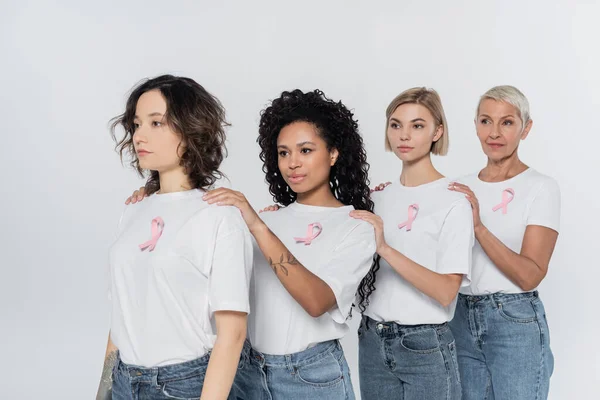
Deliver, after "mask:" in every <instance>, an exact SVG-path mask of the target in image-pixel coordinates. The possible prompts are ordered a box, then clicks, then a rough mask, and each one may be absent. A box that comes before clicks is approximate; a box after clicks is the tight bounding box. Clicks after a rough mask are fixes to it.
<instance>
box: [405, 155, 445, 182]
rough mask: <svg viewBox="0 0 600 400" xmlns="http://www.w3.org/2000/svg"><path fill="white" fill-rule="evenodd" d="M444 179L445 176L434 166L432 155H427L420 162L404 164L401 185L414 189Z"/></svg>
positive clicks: (406, 162)
mask: <svg viewBox="0 0 600 400" xmlns="http://www.w3.org/2000/svg"><path fill="white" fill-rule="evenodd" d="M443 177H444V175H442V174H441V173H440V172H439V171H438V170H437V169H435V167H434V166H433V163H432V162H431V156H430V154H427V156H425V157H422V158H420V159H418V160H415V161H410V162H408V161H405V162H403V163H402V173H401V174H400V183H402V185H404V186H408V187H413V186H420V185H424V184H426V183H429V182H433V181H436V180H438V179H440V178H443Z"/></svg>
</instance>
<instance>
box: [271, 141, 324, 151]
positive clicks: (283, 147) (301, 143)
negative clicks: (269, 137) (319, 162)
mask: <svg viewBox="0 0 600 400" xmlns="http://www.w3.org/2000/svg"><path fill="white" fill-rule="evenodd" d="M307 144H312V145H313V146H316V144H315V143H313V142H311V141H308V140H307V141H306V142H300V143H296V147H302V146H304V145H307ZM280 147H281V148H282V149H289V147H287V146H286V145H285V144H278V145H277V148H280Z"/></svg>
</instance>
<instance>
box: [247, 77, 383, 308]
mask: <svg viewBox="0 0 600 400" xmlns="http://www.w3.org/2000/svg"><path fill="white" fill-rule="evenodd" d="M299 121H300V122H308V123H310V124H312V125H314V126H315V128H316V129H317V132H318V133H319V135H320V136H321V138H322V139H323V140H324V141H325V143H326V144H327V148H328V150H331V149H333V148H335V149H337V150H338V152H339V156H338V159H337V162H336V163H335V164H334V165H333V167H331V172H330V176H329V184H330V186H331V191H332V193H333V194H334V196H335V197H336V198H337V199H338V200H339V201H340V202H341V203H343V204H345V205H352V206H354V208H355V209H356V210H367V211H371V212H372V211H373V201H372V200H371V197H370V190H369V164H368V163H367V153H366V151H365V148H364V144H363V140H362V137H361V135H360V133H359V131H358V122H357V121H356V120H355V119H354V114H353V113H352V112H351V111H350V110H349V109H348V108H346V106H345V105H344V104H342V102H341V101H339V102H335V101H333V100H331V99H329V98H327V97H326V96H325V94H324V93H323V92H322V91H321V90H318V89H317V90H313V91H311V92H307V93H304V92H302V91H301V90H299V89H295V90H292V91H290V92H288V91H285V92H283V93H281V96H279V98H277V99H275V100H273V101H272V103H271V105H269V106H268V107H267V108H266V109H264V110H263V111H262V112H261V117H260V123H259V130H258V132H259V136H258V144H259V145H260V148H261V151H260V159H261V160H262V161H263V171H264V173H265V175H266V181H267V183H268V184H269V192H270V193H271V195H272V196H273V200H275V202H277V203H279V204H282V205H284V206H287V205H289V204H291V203H293V202H294V201H295V200H296V198H297V194H296V193H295V192H294V191H292V189H291V188H290V187H289V185H288V184H287V183H286V182H285V180H284V179H283V177H282V175H281V173H280V171H279V166H278V152H277V138H278V136H279V132H281V129H283V128H284V127H286V126H287V125H289V124H291V123H294V122H299ZM378 269H379V263H378V262H374V263H373V265H372V266H371V269H370V271H369V273H368V274H367V276H365V277H364V279H363V281H362V282H361V284H360V286H359V289H358V292H357V295H358V298H359V307H360V309H361V312H364V309H365V308H366V306H367V304H368V297H369V295H370V294H371V292H373V291H374V290H375V279H376V272H377V270H378Z"/></svg>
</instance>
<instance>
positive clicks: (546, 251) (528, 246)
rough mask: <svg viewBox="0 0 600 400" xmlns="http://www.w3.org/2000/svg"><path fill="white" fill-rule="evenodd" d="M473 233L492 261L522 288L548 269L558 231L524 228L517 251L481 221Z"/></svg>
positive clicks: (530, 287)
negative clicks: (519, 249) (519, 250)
mask: <svg viewBox="0 0 600 400" xmlns="http://www.w3.org/2000/svg"><path fill="white" fill-rule="evenodd" d="M475 237H476V238H477V241H478V242H479V244H480V245H481V248H482V249H483V251H485V254H487V256H488V257H489V258H490V260H492V262H493V263H494V264H495V265H496V266H497V267H498V269H500V271H502V272H503V273H504V275H506V276H507V277H508V278H509V279H510V280H511V281H513V282H514V283H515V284H516V285H517V286H519V287H520V288H521V289H522V290H525V291H529V290H533V289H535V288H536V287H537V286H538V285H539V284H540V282H541V281H542V279H544V277H545V276H546V273H547V272H548V264H549V263H550V258H551V257H552V253H553V252H554V246H555V245H556V241H557V239H558V232H556V231H554V230H552V229H550V228H546V227H543V226H537V225H529V226H527V228H526V229H525V236H524V237H523V245H522V246H521V252H520V253H515V252H514V251H512V250H511V249H509V248H508V247H506V245H505V244H504V243H502V242H501V241H500V239H498V238H497V237H496V236H494V234H493V233H491V232H490V231H489V230H488V229H487V228H486V227H485V226H484V225H482V224H481V225H479V226H478V227H476V228H475Z"/></svg>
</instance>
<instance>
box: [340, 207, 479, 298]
mask: <svg viewBox="0 0 600 400" xmlns="http://www.w3.org/2000/svg"><path fill="white" fill-rule="evenodd" d="M350 215H351V216H353V217H354V218H358V219H362V220H364V221H367V222H368V223H370V224H371V225H373V228H375V240H376V242H377V253H378V254H379V255H380V256H381V257H383V259H385V260H386V261H387V262H388V264H390V266H391V267H392V268H393V269H394V271H396V272H397V273H398V274H399V275H400V276H401V277H402V278H403V279H404V280H406V281H407V282H409V283H410V284H411V285H413V286H414V287H415V288H417V289H418V290H420V291H421V292H423V293H425V294H426V295H427V296H429V297H431V298H432V299H434V300H436V301H437V302H438V303H440V304H441V305H442V306H444V307H447V306H448V305H449V304H450V303H452V301H454V298H455V297H456V295H457V293H458V289H459V288H460V284H461V282H462V278H463V275H462V274H440V273H437V272H434V271H431V270H430V269H428V268H425V267H423V266H422V265H420V264H417V263H416V262H414V261H412V260H411V259H409V258H408V257H406V256H405V255H404V254H402V253H400V252H399V251H397V250H396V249H394V248H393V247H391V246H390V245H388V244H387V242H386V241H385V237H384V233H383V220H382V219H381V217H379V216H378V215H375V214H373V213H371V212H369V211H358V210H355V211H352V212H351V213H350ZM469 251H470V250H469Z"/></svg>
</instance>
